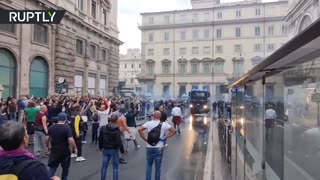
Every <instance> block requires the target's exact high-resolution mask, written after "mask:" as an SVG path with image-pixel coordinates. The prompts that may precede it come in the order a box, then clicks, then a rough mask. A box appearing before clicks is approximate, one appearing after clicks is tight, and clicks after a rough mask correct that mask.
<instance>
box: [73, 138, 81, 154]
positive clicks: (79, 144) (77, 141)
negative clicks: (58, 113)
mask: <svg viewBox="0 0 320 180" xmlns="http://www.w3.org/2000/svg"><path fill="white" fill-rule="evenodd" d="M73 139H74V141H75V142H76V145H77V149H78V154H77V156H78V157H81V156H82V136H81V135H80V137H76V136H74V137H73Z"/></svg>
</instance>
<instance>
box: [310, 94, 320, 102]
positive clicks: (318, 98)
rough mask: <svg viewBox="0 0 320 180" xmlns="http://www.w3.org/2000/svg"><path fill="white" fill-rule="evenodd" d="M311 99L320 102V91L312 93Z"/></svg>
mask: <svg viewBox="0 0 320 180" xmlns="http://www.w3.org/2000/svg"><path fill="white" fill-rule="evenodd" d="M311 101H312V102H320V93H317V94H312V96H311Z"/></svg>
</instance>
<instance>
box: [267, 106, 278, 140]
mask: <svg viewBox="0 0 320 180" xmlns="http://www.w3.org/2000/svg"><path fill="white" fill-rule="evenodd" d="M276 118H277V113H276V111H275V110H274V109H273V105H271V104H268V105H267V110H266V120H265V127H266V138H268V137H269V136H270V133H271V128H274V127H275V120H276Z"/></svg>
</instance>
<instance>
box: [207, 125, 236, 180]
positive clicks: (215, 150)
mask: <svg viewBox="0 0 320 180" xmlns="http://www.w3.org/2000/svg"><path fill="white" fill-rule="evenodd" d="M209 179H210V180H231V179H232V178H231V175H230V172H229V171H228V165H227V164H226V162H224V161H223V160H222V157H221V152H220V144H219V135H218V124H217V121H216V120H215V119H212V121H211V123H210V131H209V134H208V149H207V156H206V163H205V168H204V178H203V180H209Z"/></svg>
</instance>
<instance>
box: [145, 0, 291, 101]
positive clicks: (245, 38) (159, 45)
mask: <svg viewBox="0 0 320 180" xmlns="http://www.w3.org/2000/svg"><path fill="white" fill-rule="evenodd" d="M191 4H192V9H188V10H179V11H167V12H153V13H142V14H141V15H142V25H141V26H139V28H140V30H141V31H142V43H141V48H142V58H143V63H142V74H141V75H140V76H139V80H140V82H142V83H143V85H142V86H143V91H144V92H145V93H150V94H152V95H153V96H154V97H158V98H161V97H179V96H181V95H183V94H185V93H188V92H189V91H190V90H191V89H193V88H198V89H206V90H208V91H209V92H210V93H211V97H212V98H213V99H214V100H218V99H223V98H226V97H225V96H224V95H223V94H221V91H220V90H221V88H222V87H223V86H222V85H226V84H229V83H230V82H232V81H234V80H235V79H236V78H238V77H240V76H241V75H243V74H244V73H246V72H247V71H248V70H250V69H251V68H252V67H254V66H255V65H257V64H258V63H259V62H261V61H262V60H263V59H264V58H265V57H267V56H269V55H270V54H272V53H273V52H274V51H276V50H277V49H278V48H280V47H281V46H282V45H283V44H284V43H286V42H287V40H288V37H287V26H286V23H285V21H284V18H285V17H286V15H287V9H288V1H277V2H268V3H262V2H261V1H260V0H253V1H248V0H246V1H240V2H233V3H220V1H219V0H211V1H208V0H191Z"/></svg>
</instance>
